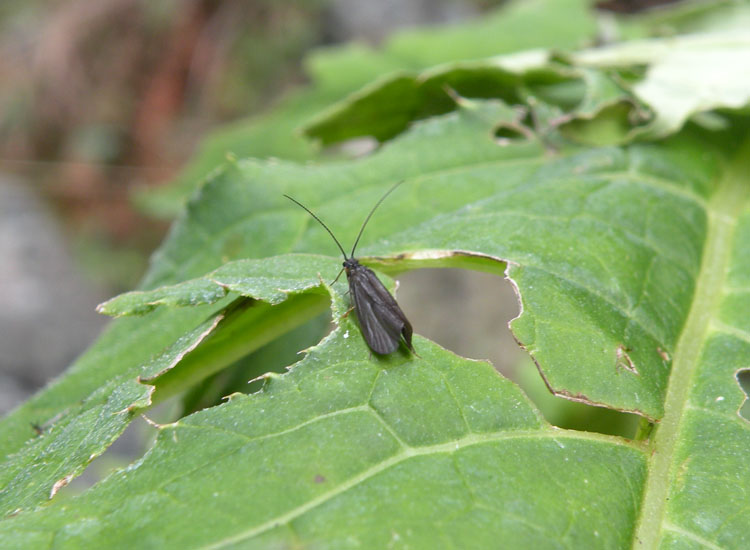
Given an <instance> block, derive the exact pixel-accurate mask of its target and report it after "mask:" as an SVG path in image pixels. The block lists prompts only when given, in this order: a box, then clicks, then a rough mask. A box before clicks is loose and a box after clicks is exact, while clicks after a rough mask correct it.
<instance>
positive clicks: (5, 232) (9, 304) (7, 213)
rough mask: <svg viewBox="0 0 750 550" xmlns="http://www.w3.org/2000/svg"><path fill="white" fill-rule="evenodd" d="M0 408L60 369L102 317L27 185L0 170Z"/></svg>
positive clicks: (94, 295)
mask: <svg viewBox="0 0 750 550" xmlns="http://www.w3.org/2000/svg"><path fill="white" fill-rule="evenodd" d="M0 259H1V260H0V387H1V390H0V413H4V412H7V411H8V410H10V409H11V408H13V407H15V406H17V405H18V404H20V403H21V402H23V400H24V399H26V398H27V397H28V396H29V395H30V394H31V393H33V392H34V391H36V390H37V389H38V388H40V387H41V386H42V385H43V384H45V383H46V382H47V381H48V380H49V379H50V378H52V377H54V376H56V375H58V374H59V373H60V372H62V371H63V370H64V369H65V367H66V366H68V365H69V364H70V363H71V361H72V360H73V359H75V357H76V356H77V355H78V354H80V353H81V352H82V351H83V350H84V349H85V348H86V347H87V346H88V344H89V343H90V342H91V341H93V339H94V338H95V337H96V334H97V333H98V331H99V330H100V328H101V327H102V325H103V323H104V322H105V319H103V318H102V317H101V316H99V315H98V314H97V313H96V312H95V310H94V307H95V306H96V304H97V303H98V302H99V301H101V299H102V298H103V297H104V293H103V292H102V291H101V290H100V289H98V288H96V287H95V286H94V285H93V284H92V283H91V282H88V281H87V280H86V279H85V277H84V276H83V275H82V274H81V273H80V272H79V271H77V270H76V267H75V265H74V263H73V261H72V259H71V257H70V254H69V252H68V247H67V243H66V242H65V239H64V237H63V231H62V229H61V227H60V225H59V224H58V223H57V221H56V220H55V219H54V218H53V216H52V213H51V212H50V211H49V209H48V208H46V207H45V205H44V204H43V203H42V201H41V200H40V199H39V198H38V197H37V196H36V195H35V194H34V192H33V188H31V187H30V186H28V185H23V184H22V183H20V182H18V181H15V180H12V179H11V178H10V177H8V176H5V175H2V174H0Z"/></svg>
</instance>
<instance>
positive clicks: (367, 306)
mask: <svg viewBox="0 0 750 550" xmlns="http://www.w3.org/2000/svg"><path fill="white" fill-rule="evenodd" d="M347 275H348V278H349V290H350V292H351V295H352V298H353V300H354V307H355V308H356V310H357V318H358V319H359V325H360V328H361V329H362V334H363V335H364V337H365V341H366V342H367V345H368V346H370V348H371V349H372V350H373V351H374V352H375V353H379V354H382V355H385V354H388V353H392V352H394V351H396V349H398V345H399V341H400V339H401V336H403V337H404V340H405V341H406V345H407V346H408V347H409V349H410V350H412V351H414V348H413V347H412V344H411V336H412V328H411V323H409V320H408V319H407V318H406V315H404V312H403V311H401V308H400V307H399V306H398V303H397V302H396V300H395V299H394V298H393V296H391V294H390V292H388V289H387V288H385V286H383V283H381V282H380V280H379V279H378V278H377V277H376V276H375V273H373V272H372V270H370V269H369V268H367V267H365V266H363V265H357V266H356V267H354V268H353V269H351V270H350V272H349V273H348V274H347Z"/></svg>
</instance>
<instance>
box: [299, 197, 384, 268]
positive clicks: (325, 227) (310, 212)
mask: <svg viewBox="0 0 750 550" xmlns="http://www.w3.org/2000/svg"><path fill="white" fill-rule="evenodd" d="M389 193H390V191H389ZM284 196H285V197H286V198H287V199H289V200H290V201H292V202H293V203H295V204H296V205H297V206H301V207H302V208H304V209H305V210H306V211H307V213H308V214H310V215H311V216H312V217H313V218H315V220H316V221H317V222H318V223H319V224H320V225H322V226H323V228H324V229H325V230H326V231H328V234H329V235H330V236H331V237H333V240H334V241H335V242H336V246H338V247H339V250H341V253H342V254H343V255H344V259H345V260H347V259H348V258H347V256H346V252H344V247H343V246H341V243H340V242H339V240H338V239H337V238H336V235H334V234H333V231H331V230H330V229H328V226H327V225H326V224H324V223H323V220H321V219H320V218H319V217H318V216H316V215H315V214H313V212H312V210H310V209H309V208H308V207H307V206H305V205H304V204H302V203H301V202H299V201H297V200H295V199H293V198H292V197H290V196H289V195H284ZM383 198H385V197H383ZM381 200H382V199H381ZM376 206H377V205H376ZM367 219H369V216H368V218H367ZM339 275H341V273H339ZM336 279H338V277H336Z"/></svg>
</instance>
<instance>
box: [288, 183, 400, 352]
mask: <svg viewBox="0 0 750 550" xmlns="http://www.w3.org/2000/svg"><path fill="white" fill-rule="evenodd" d="M400 184H401V182H398V183H397V184H396V185H394V186H393V187H391V188H390V189H389V190H388V191H387V192H386V194H385V195H383V196H382V197H381V198H380V200H379V201H378V202H377V203H376V204H375V206H374V207H373V208H372V210H370V213H369V214H368V215H367V218H366V219H365V221H364V223H363V224H362V227H361V228H360V230H359V235H357V240H356V241H354V246H353V247H352V252H351V254H349V255H348V256H347V254H346V252H345V251H344V248H343V247H342V246H341V243H339V241H338V239H337V238H336V236H335V235H334V234H333V232H332V231H331V230H330V229H328V226H327V225H326V224H324V223H323V221H322V220H321V219H320V218H318V216H316V215H315V214H313V213H312V211H311V210H310V209H309V208H307V207H306V206H305V205H303V204H302V203H300V202H298V201H296V200H294V199H293V198H292V197H290V196H289V195H284V196H285V197H286V198H288V199H289V200H290V201H292V202H294V203H295V204H297V205H299V206H301V207H302V208H304V209H305V210H306V211H307V213H308V214H310V215H311V216H312V217H313V218H315V220H316V221H317V222H318V223H320V225H322V226H323V227H324V228H325V230H326V231H328V234H329V235H331V237H333V240H334V241H335V242H336V244H337V245H338V247H339V250H341V253H342V254H343V255H344V271H345V272H346V279H347V281H348V282H349V293H350V294H351V296H352V301H353V303H354V309H355V310H356V311H357V318H358V319H359V325H360V327H361V328H362V334H363V335H364V337H365V342H367V345H368V346H370V349H371V350H372V351H374V352H375V353H379V354H383V355H384V354H388V353H393V352H394V351H396V350H397V349H398V346H399V343H400V342H401V337H403V338H404V342H405V343H406V346H407V347H408V348H409V349H410V350H411V351H412V352H414V347H413V346H412V344H411V336H412V328H411V323H409V320H408V319H407V318H406V315H404V312H403V311H401V308H400V307H398V303H396V300H395V299H394V298H393V296H391V293H390V292H388V289H386V288H385V286H384V285H383V283H381V282H380V280H379V279H378V278H377V277H376V276H375V273H373V271H372V270H371V269H370V268H368V267H366V266H364V265H362V264H360V263H359V262H358V261H357V259H356V258H355V257H354V251H355V250H356V249H357V244H358V243H359V239H360V237H361V236H362V232H363V231H364V230H365V226H366V225H367V222H369V221H370V218H371V217H372V214H373V213H374V212H375V209H377V207H378V206H380V203H382V202H383V201H384V200H385V198H386V197H387V196H388V195H390V194H391V192H392V191H393V190H394V189H396V187H398V186H399V185H400ZM337 278H338V277H337Z"/></svg>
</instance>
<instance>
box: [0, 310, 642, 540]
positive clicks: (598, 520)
mask: <svg viewBox="0 0 750 550" xmlns="http://www.w3.org/2000/svg"><path fill="white" fill-rule="evenodd" d="M356 330H357V328H356V326H355V325H354V324H353V323H352V321H351V320H347V321H344V323H343V325H342V327H341V328H340V329H339V330H338V331H337V333H336V335H335V336H334V337H332V338H329V339H328V340H326V341H325V342H324V343H323V344H321V345H320V346H318V347H317V348H315V349H313V350H311V351H310V353H309V354H308V356H307V357H306V359H305V360H304V361H302V362H301V363H299V364H297V365H296V366H295V367H294V369H293V370H292V371H291V372H290V373H289V374H287V375H285V376H282V377H278V378H277V377H273V378H270V379H269V381H268V384H267V385H266V387H265V388H264V391H263V392H262V393H260V394H257V395H252V396H249V397H246V396H242V395H237V396H234V397H233V398H232V399H231V401H230V402H229V403H227V404H225V405H222V406H220V407H216V408H213V409H211V410H207V411H204V412H201V413H197V414H194V415H192V416H190V417H187V418H184V419H182V420H180V421H179V422H176V423H174V424H169V425H166V426H162V427H161V429H160V433H159V437H158V439H157V442H156V444H155V446H154V447H153V448H152V449H151V450H150V451H149V453H148V454H147V455H146V456H145V457H144V458H143V460H141V461H140V462H138V463H137V464H135V465H134V466H132V467H131V468H129V469H127V470H125V471H122V472H120V473H118V474H116V475H114V476H112V477H110V478H109V479H107V480H106V481H104V482H102V483H100V484H99V485H98V486H96V487H95V488H93V489H92V490H90V491H88V492H87V493H86V494H84V495H82V496H81V497H78V498H76V499H74V500H71V501H68V502H67V503H62V504H61V505H60V506H52V507H48V508H46V509H42V510H40V511H39V512H37V513H35V514H27V515H21V516H19V517H17V518H13V519H11V520H7V521H5V522H3V523H2V524H0V536H1V537H2V540H3V541H4V546H5V547H6V548H15V547H19V548H20V547H26V548H29V547H41V546H45V545H47V544H48V543H49V542H50V541H52V540H54V544H55V546H56V547H57V548H80V547H89V546H97V545H98V544H100V543H102V542H103V541H106V545H107V546H108V547H110V548H131V547H133V546H138V547H144V546H147V547H154V548H158V547H171V548H223V547H243V548H279V547H287V546H296V545H302V546H315V547H321V548H342V547H353V546H359V547H364V548H384V547H386V546H388V544H389V543H390V544H393V545H395V546H396V547H406V546H416V547H420V548H427V547H430V545H432V547H444V546H446V545H448V546H452V547H465V545H466V543H467V542H468V541H472V545H474V544H476V545H478V546H483V545H484V544H488V545H489V544H490V543H491V542H492V541H493V540H498V539H500V538H502V540H505V541H507V544H508V545H509V546H512V547H537V548H538V547H545V546H548V545H549V543H550V541H554V540H558V541H561V542H562V543H567V544H572V545H575V546H588V547H613V548H616V547H622V546H624V545H626V544H627V542H628V540H629V536H630V535H629V533H630V532H631V531H632V529H633V527H634V523H635V520H636V517H637V509H638V504H639V501H640V497H641V489H640V487H641V486H642V484H643V479H644V476H645V455H644V453H643V451H642V450H641V449H640V448H639V447H638V446H637V445H635V444H632V443H626V442H624V441H622V440H620V439H619V438H614V437H609V436H601V435H598V434H587V433H584V432H567V431H564V430H559V429H556V428H553V427H550V426H549V425H547V424H546V423H545V422H544V421H543V420H541V418H540V417H539V415H538V413H537V412H536V411H535V409H534V408H533V407H532V406H531V405H530V404H529V402H528V401H527V400H526V398H525V397H524V396H523V395H522V394H521V393H520V391H519V390H518V389H517V388H516V387H515V386H514V385H513V384H511V383H510V382H508V381H507V380H503V379H502V378H500V377H499V376H498V375H497V374H496V373H495V372H494V370H493V369H492V367H491V366H490V365H489V364H487V363H481V362H474V361H469V360H465V359H461V358H458V357H456V356H454V355H452V354H450V353H447V352H445V351H443V350H441V349H439V348H438V347H437V346H435V345H434V344H430V343H429V342H427V341H425V340H423V339H421V338H418V339H417V340H416V342H415V346H416V347H417V349H418V350H419V353H420V355H421V357H420V358H418V359H413V358H405V357H402V356H401V355H399V354H396V355H394V356H391V357H390V358H389V359H387V360H373V359H372V358H370V357H368V350H367V349H366V347H365V346H364V344H363V343H362V342H361V341H360V340H359V339H358V338H351V337H349V338H347V336H348V335H349V334H351V332H352V331H356ZM542 465H543V466H542ZM602 487H607V490H606V491H602V490H601V488H602ZM530 494H533V495H534V497H533V498H532V499H530V498H528V496H529V495H530ZM427 503H429V504H428V505H427ZM582 507H583V509H582Z"/></svg>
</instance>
